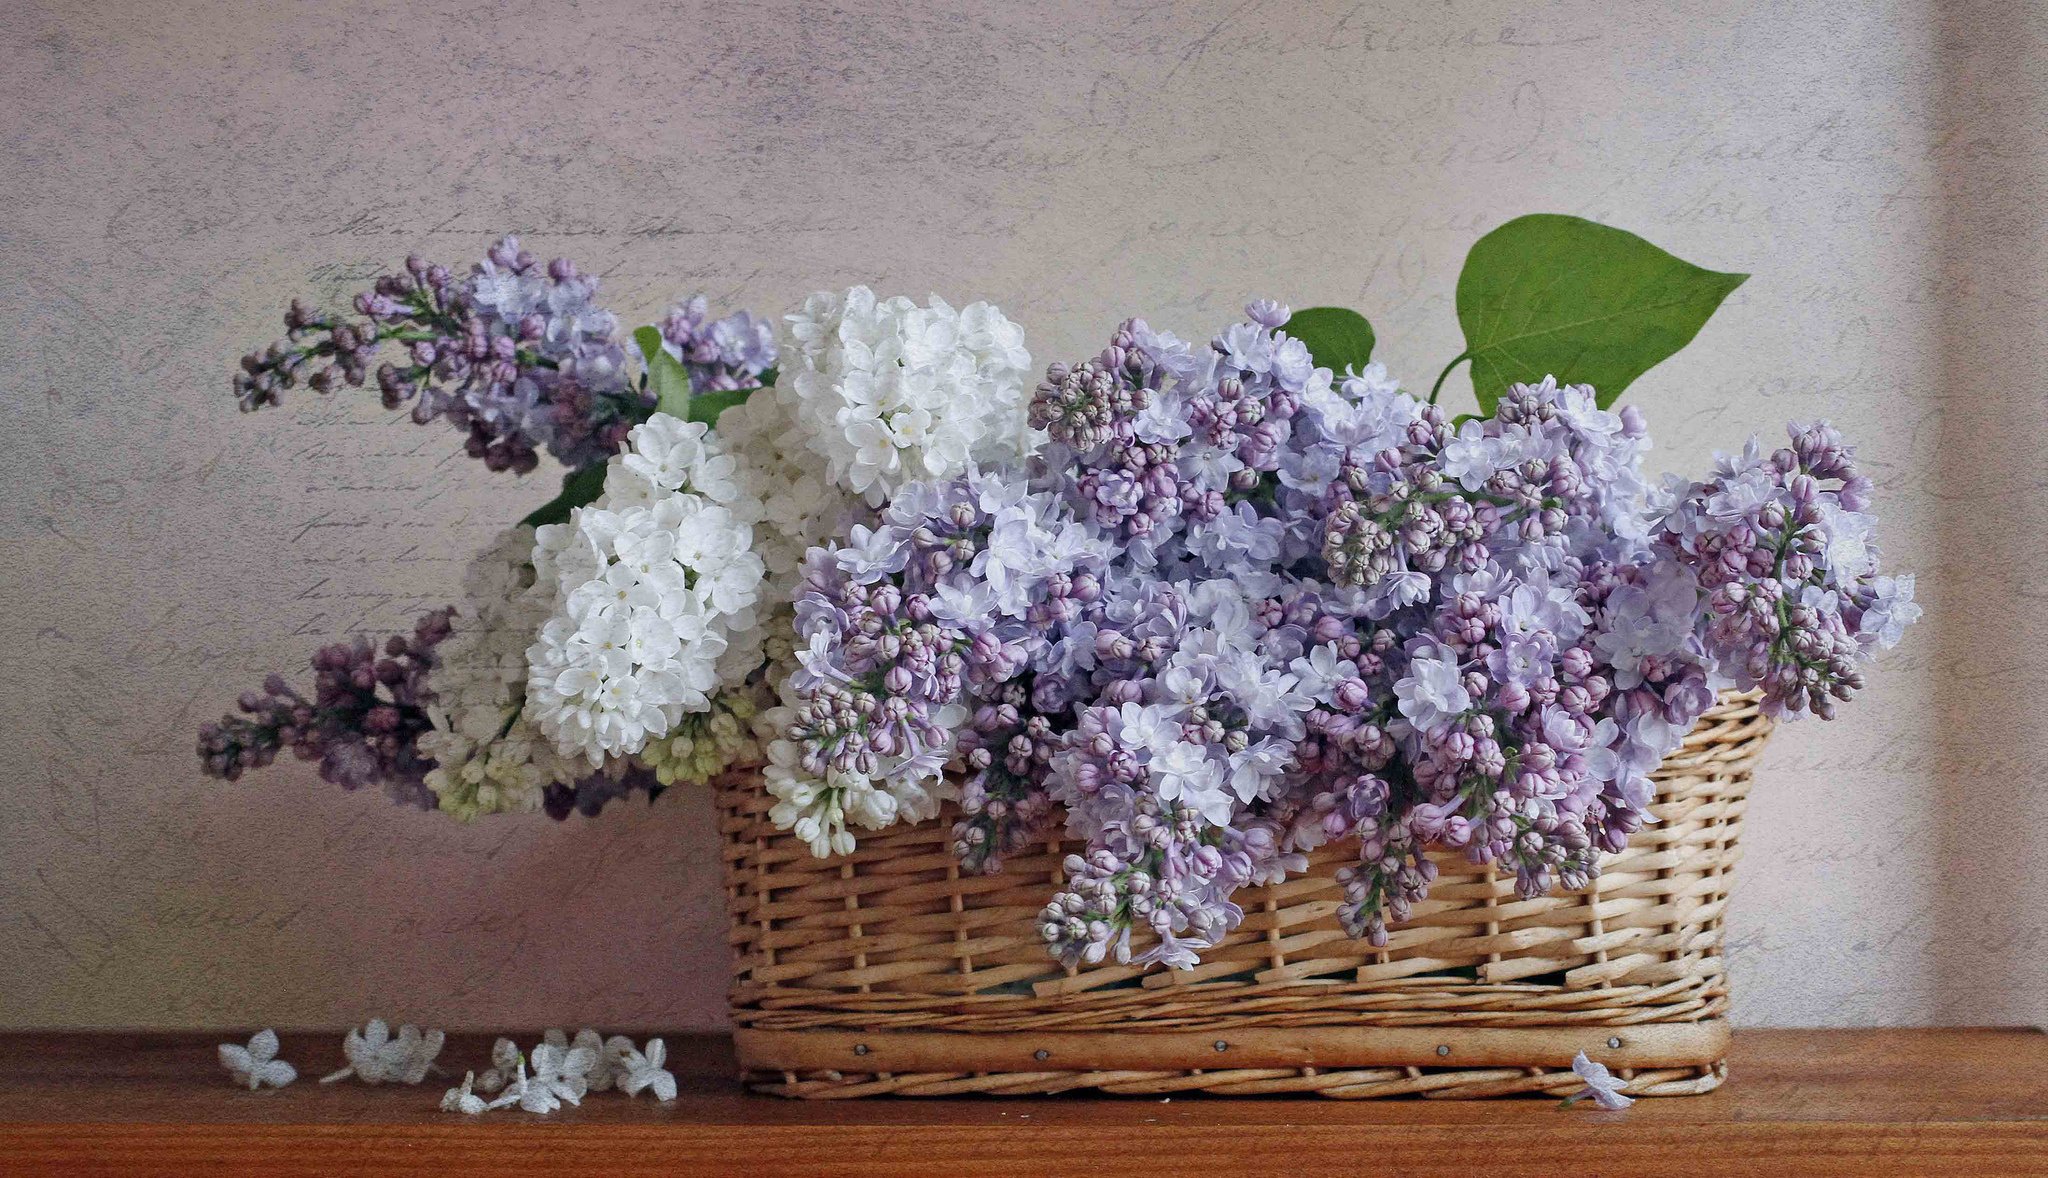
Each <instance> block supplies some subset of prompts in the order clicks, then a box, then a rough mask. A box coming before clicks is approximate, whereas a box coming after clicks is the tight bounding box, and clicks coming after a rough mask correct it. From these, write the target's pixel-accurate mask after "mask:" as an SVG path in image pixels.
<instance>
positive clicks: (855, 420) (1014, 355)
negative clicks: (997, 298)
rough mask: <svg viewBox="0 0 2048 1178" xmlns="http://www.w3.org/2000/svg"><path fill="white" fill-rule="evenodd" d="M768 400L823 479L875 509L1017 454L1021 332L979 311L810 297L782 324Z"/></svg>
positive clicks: (1021, 439) (938, 303)
mask: <svg viewBox="0 0 2048 1178" xmlns="http://www.w3.org/2000/svg"><path fill="white" fill-rule="evenodd" d="M782 359H783V367H782V369H781V375H780V377H779V378H778V380H777V382H776V396H777V398H778V399H779V400H781V401H782V402H783V403H784V404H785V405H787V406H788V407H789V408H790V410H791V416H792V418H793V420H794V422H795V423H796V426H797V428H798V430H799V432H800V433H801V436H802V438H803V440H804V442H805V443H806V444H807V445H808V446H809V448H810V449H811V451H812V452H813V453H814V454H816V455H817V456H818V457H819V458H821V459H823V460H824V461H825V463H826V469H827V472H828V475H829V477H830V478H831V480H832V481H833V482H834V483H836V484H838V485H840V486H843V487H845V488H846V489H847V490H849V491H852V492H854V493H855V494H858V495H862V496H864V497H866V499H867V500H868V502H870V503H873V504H876V505H879V504H881V503H882V502H883V501H884V500H886V499H887V498H888V495H889V493H890V492H891V491H893V490H895V489H896V488H897V487H899V486H901V485H903V484H904V483H908V482H914V481H917V480H920V479H946V478H951V477H953V476H955V475H958V474H961V473H963V472H965V471H967V470H968V469H970V468H972V467H974V466H976V465H986V464H990V463H997V462H1002V461H1005V460H1008V459H1013V458H1016V457H1019V456H1021V455H1022V454H1024V453H1025V452H1027V450H1028V448H1029V445H1030V443H1029V440H1028V437H1027V429H1026V424H1025V420H1024V407H1025V401H1026V395H1025V389H1024V385H1025V377H1026V374H1027V372H1028V371H1029V369H1030V366H1031V356H1030V353H1029V352H1027V351H1025V348H1024V332H1023V329H1021V328H1019V327H1018V326H1017V325H1016V324H1015V323H1012V322H1011V321H1010V320H1008V319H1006V318H1004V317H1003V314H1002V312H1001V311H999V310H997V309H996V308H995V307H993V306H991V305H989V304H987V303H970V304H969V305H967V306H966V307H963V308H960V309H959V310H955V309H954V308H953V307H952V306H951V305H949V304H947V303H946V302H945V301H944V300H942V299H940V298H938V297H937V296H933V298H932V299H931V301H930V303H929V304H928V305H926V306H922V307H920V306H918V305H917V304H916V303H913V302H911V301H910V300H909V299H907V298H902V297H897V298H889V299H877V298H876V297H875V295H874V292H873V291H870V290H869V289H868V288H867V287H864V286H856V287H854V288H853V289H851V290H849V291H846V292H845V293H843V294H835V293H831V292H822V291H821V292H819V293H817V294H814V295H812V296H811V297H810V298H809V299H807V300H805V302H804V305H803V306H802V307H800V308H798V309H797V310H796V311H794V312H792V313H791V314H790V315H789V316H788V320H787V325H786V330H785V341H784V344H783V347H782Z"/></svg>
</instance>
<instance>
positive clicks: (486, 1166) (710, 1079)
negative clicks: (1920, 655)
mask: <svg viewBox="0 0 2048 1178" xmlns="http://www.w3.org/2000/svg"><path fill="white" fill-rule="evenodd" d="M218 1038H220V1036H203V1035H192V1034H177V1035H162V1034H111V1035H107V1034H102V1035H63V1034H59V1035H51V1034H33V1035H10V1036H0V1173H5V1174H15V1173H20V1174H40V1173H46V1172H50V1171H52V1170H59V1171H62V1172H65V1173H184V1172H191V1171H195V1170H199V1169H205V1170H207V1171H208V1172H209V1173H212V1174H222V1175H235V1174H265V1175H291V1174H336V1173H386V1174H405V1173H426V1172H433V1173H437V1174H445V1173H481V1172H486V1171H492V1172H499V1173H503V1172H506V1171H508V1170H516V1171H518V1172H522V1173H524V1172H532V1171H536V1170H537V1171H541V1172H553V1171H562V1170H569V1171H578V1170H582V1171H588V1170H603V1171H605V1172H607V1173H617V1174H640V1173H646V1174H652V1173H657V1172H658V1173H662V1174H668V1175H675V1174H748V1175H761V1176H774V1175H818V1174H828V1173H829V1174H849V1175H904V1174H948V1175H954V1174H972V1175H975V1176H976V1178H991V1176H1003V1175H1025V1174H1052V1173H1059V1174H1066V1173H1079V1172H1086V1173H1088V1174H1089V1175H1091V1176H1096V1175H1103V1176H1107V1175H1117V1174H1151V1175H1158V1174H1161V1173H1164V1172H1167V1170H1168V1168H1169V1167H1173V1168H1178V1169H1185V1170H1187V1171H1188V1172H1191V1173H1195V1172H1198V1173H1201V1174H1203V1175H1211V1174H1237V1173H1270V1172H1275V1171H1279V1170H1284V1171H1285V1172H1286V1173H1288V1174H1289V1175H1298V1176H1302V1178H1311V1176H1316V1175H1325V1174H1328V1175H1340V1174H1341V1175H1346V1176H1350V1175H1357V1174H1361V1173H1399V1174H1413V1175H1428V1174H1485V1175H1488V1176H1489V1178H1517V1176H1523V1175H1527V1176H1532V1178H1533V1176H1537V1175H1543V1176H1550V1175H1557V1174H1567V1173H1568V1174H1571V1175H1573V1176H1574V1178H1597V1176H1602V1175H1615V1176H1622V1175H1629V1176H1636V1175H1640V1176H1645V1178H1657V1176H1659V1175H1684V1176H1685V1178H1703V1176H1704V1175H1709V1174H1712V1175H1761V1174H1788V1175H1817V1176H1825V1178H1840V1176H1842V1175H1846V1174H1861V1173H1875V1174H1885V1175H1913V1174H1933V1175H1948V1174H1989V1175H2027V1174H2048V1079H2044V1077H2048V1035H2043V1034H2040V1033H2038V1032H2034V1031H1992V1030H1981V1031H1970V1030H1964V1031H1956V1030H1892V1031H1763V1030H1758V1031H1743V1032H1740V1033H1738V1034H1737V1035H1736V1036H1735V1042H1734V1047H1733V1053H1732V1056H1731V1064H1730V1074H1731V1080H1730V1082H1729V1084H1728V1085H1727V1086H1726V1087H1724V1088H1722V1089H1721V1090H1720V1091H1718V1092H1715V1093H1712V1094H1710V1095H1706V1096H1698V1097H1689V1098H1685V1099H1673V1100H1645V1101H1641V1102H1639V1103H1637V1104H1636V1106H1635V1107H1634V1108H1631V1109H1629V1110H1628V1111H1626V1112H1622V1113H1606V1112H1599V1111H1596V1110H1592V1109H1588V1108H1584V1107H1575V1108H1571V1109H1560V1108H1559V1107H1558V1106H1557V1104H1556V1102H1555V1101H1550V1100H1505V1101H1491V1102H1442V1101H1420V1100H1416V1101H1406V1100H1404V1101H1375V1102H1364V1103H1358V1104H1345V1103H1335V1102H1329V1101H1312V1100H1301V1099H1242V1100H1225V1099H1214V1098H1202V1097H1181V1098H1176V1099H1173V1100H1150V1099H1116V1098H1093V1099H1061V1098H1045V1099H1011V1100H997V1099H978V1100H918V1101H908V1100H879V1101H863V1102H859V1103H854V1104H819V1103H809V1102H797V1101H782V1100H776V1099H773V1098H768V1097H759V1096H749V1095H746V1094H743V1093H742V1092H740V1091H739V1089H738V1087H737V1085H736V1084H735V1083H734V1082H733V1079H732V1075H733V1072H734V1070H735V1065H734V1062H733V1056H732V1052H731V1047H730V1044H728V1043H727V1042H726V1041H725V1040H724V1039H722V1038H715V1037H694V1036H693V1037H685V1038H682V1039H677V1040H674V1041H672V1051H671V1063H672V1066H673V1067H674V1068H675V1069H676V1072H677V1079H678V1081H679V1083H680V1086H681V1089H682V1092H681V1095H680V1097H679V1098H678V1099H677V1100H676V1102H675V1103H674V1104H672V1105H665V1106H664V1105H656V1104H653V1103H651V1102H648V1101H644V1100H643V1101H629V1100H626V1099H624V1098H622V1097H619V1096H616V1095H614V1094H609V1093H607V1094H602V1095H597V1096H593V1097H591V1098H590V1099H588V1100H587V1101H586V1102H585V1103H584V1105H583V1106H582V1107H581V1108H576V1109H565V1110H563V1112H561V1113H560V1114H557V1115H555V1116H553V1117H549V1118H546V1119H541V1118H535V1117H530V1116H527V1115H525V1114H520V1113H497V1114H492V1115H491V1116H489V1117H486V1118H483V1119H479V1120H470V1119H466V1118H462V1117H458V1116H454V1115H450V1114H444V1113H441V1112H439V1111H438V1110H437V1107H436V1106H437V1103H438V1100H439V1096H440V1086H439V1085H438V1084H433V1085H428V1086H422V1087H421V1088H388V1087H387V1088H369V1087H365V1086H362V1085H359V1084H338V1085H329V1086H322V1085H319V1084H315V1083H312V1082H310V1080H302V1081H301V1082H299V1083H297V1084H294V1085H292V1086H291V1087H289V1088H286V1089H283V1090H281V1091H276V1092H262V1093H250V1092H245V1091H241V1090H238V1089H235V1088H232V1087H230V1086H228V1084H227V1083H226V1081H225V1078H224V1076H223V1075H222V1073H221V1072H220V1071H219V1069H218V1067H217V1065H216V1064H215V1061H214V1058H213V1043H214V1042H215V1040H216V1039H218ZM283 1039H284V1049H283V1052H282V1054H283V1056H284V1057H285V1058H287V1059H291V1060H293V1061H294V1062H296V1063H298V1064H299V1065H300V1066H301V1068H302V1069H303V1070H305V1071H307V1072H309V1073H312V1072H317V1071H318V1070H320V1069H321V1068H323V1067H325V1066H327V1064H328V1061H329V1060H330V1059H331V1058H332V1057H334V1056H335V1055H336V1047H335V1036H332V1035H327V1034H321V1035H291V1034H287V1035H285V1036H283ZM488 1043H489V1039H488V1037H484V1036H474V1035H463V1036H456V1037H454V1038H453V1039H451V1040H450V1043H449V1046H448V1048H447V1050H446V1051H445V1052H444V1059H445V1060H446V1061H447V1062H448V1063H450V1064H452V1065H455V1066H457V1067H458V1068H459V1067H468V1066H474V1065H475V1064H477V1063H478V1062H480V1061H482V1060H483V1059H484V1058H485V1056H486V1055H487V1049H488Z"/></svg>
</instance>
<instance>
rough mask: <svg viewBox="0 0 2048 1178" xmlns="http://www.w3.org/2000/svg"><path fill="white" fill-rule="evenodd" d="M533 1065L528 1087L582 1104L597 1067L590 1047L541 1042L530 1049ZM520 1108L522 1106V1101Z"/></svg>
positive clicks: (595, 1053) (594, 1055)
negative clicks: (561, 1045) (592, 1074)
mask: <svg viewBox="0 0 2048 1178" xmlns="http://www.w3.org/2000/svg"><path fill="white" fill-rule="evenodd" d="M532 1064H533V1074H532V1075H531V1076H529V1077H527V1080H526V1086H527V1087H528V1088H529V1089H540V1090H542V1091H545V1092H547V1093H549V1094H551V1095H552V1096H554V1097H555V1098H556V1099H559V1100H563V1101H566V1102H568V1103H570V1104H581V1103H582V1102H583V1096H584V1094H585V1093H586V1092H588V1091H589V1090H590V1073H591V1070H592V1069H594V1068H595V1067H596V1066H597V1052H596V1051H594V1050H592V1049H591V1048H589V1047H560V1046H557V1045H556V1044H554V1043H542V1044H541V1045H540V1046H538V1047H535V1048H534V1049H533V1058H532ZM521 1107H525V1106H524V1103H523V1102H522V1105H521ZM528 1111H535V1110H528ZM550 1111H552V1110H550Z"/></svg>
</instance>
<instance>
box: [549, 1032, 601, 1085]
mask: <svg viewBox="0 0 2048 1178" xmlns="http://www.w3.org/2000/svg"><path fill="white" fill-rule="evenodd" d="M541 1042H542V1043H543V1044H544V1045H546V1046H547V1047H549V1048H551V1049H552V1050H553V1051H554V1052H555V1053H557V1054H559V1056H560V1057H561V1058H562V1059H563V1060H564V1061H565V1062H564V1065H563V1070H564V1072H565V1073H573V1074H575V1075H579V1076H581V1077H582V1078H583V1080H584V1081H585V1083H586V1084H588V1085H589V1089H590V1091H592V1092H605V1091H608V1090H609V1089H610V1088H611V1086H612V1069H611V1068H609V1067H607V1066H605V1062H604V1061H605V1046H604V1036H603V1035H600V1034H598V1033H597V1032H596V1031H593V1030H591V1029H590V1028H589V1027H585V1028H583V1029H582V1030H580V1031H578V1032H576V1037H575V1038H574V1039H573V1040H572V1039H570V1038H569V1037H568V1036H567V1035H566V1034H564V1033H563V1031H562V1029H561V1028H560V1027H549V1028H548V1029H547V1030H546V1031H544V1032H542V1034H541ZM536 1066H537V1065H536Z"/></svg>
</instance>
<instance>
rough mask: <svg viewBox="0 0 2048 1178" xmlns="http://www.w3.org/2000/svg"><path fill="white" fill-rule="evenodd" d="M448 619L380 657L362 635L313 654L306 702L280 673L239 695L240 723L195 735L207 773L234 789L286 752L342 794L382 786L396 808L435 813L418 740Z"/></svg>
mask: <svg viewBox="0 0 2048 1178" xmlns="http://www.w3.org/2000/svg"><path fill="white" fill-rule="evenodd" d="M454 612H455V611H454V610H452V609H442V610H436V611H434V612H433V613H430V614H427V615H426V616H425V617H422V618H421V619H420V620H419V622H418V623H417V624H416V625H415V626H414V627H413V632H412V634H411V635H410V636H409V637H408V636H405V635H393V636H392V637H390V638H388V639H386V640H385V642H384V644H383V646H382V649H381V652H380V650H379V648H378V647H377V646H375V645H373V644H372V643H371V642H370V640H369V639H367V638H364V637H360V636H358V637H357V638H356V639H355V640H354V641H353V642H337V643H334V644H333V645H330V646H324V647H321V648H320V650H319V651H317V652H316V653H315V654H314V655H313V660H312V662H313V694H312V696H311V697H308V696H305V695H301V694H300V693H299V692H298V691H296V690H294V689H293V688H292V686H291V685H290V684H289V683H286V682H285V678H284V676H282V675H277V674H273V675H271V676H269V677H268V678H266V679H265V680H264V681H263V690H261V691H250V692H245V693H243V695H242V698H241V700H240V701H239V706H240V709H241V714H240V715H232V714H230V715H227V716H223V717H221V719H220V720H219V722H217V723H213V724H208V725H206V726H205V727H204V728H202V729H200V732H199V757H200V761H201V764H202V765H203V766H204V767H205V770H206V773H207V775H208V776H211V777H219V778H221V779H223V780H226V781H234V780H237V779H238V778H240V777H241V776H242V774H243V773H244V772H246V771H248V770H250V769H258V768H262V767H263V766H265V765H268V764H270V763H271V762H272V761H274V760H276V759H277V754H278V753H279V752H280V751H281V750H284V749H289V750H291V752H292V754H293V755H294V756H296V757H298V758H299V759H300V760H301V761H314V762H318V763H319V765H320V776H321V777H322V778H323V779H325V780H327V781H330V782H333V783H334V784H336V785H339V786H342V787H343V788H346V789H360V788H362V787H363V786H366V785H382V786H383V787H384V788H385V790H386V792H388V793H389V794H390V795H391V797H392V799H393V800H395V801H398V802H401V803H404V804H409V805H415V806H418V807H419V808H421V809H423V810H431V809H433V808H434V806H435V799H434V794H433V792H432V791H430V790H428V789H427V788H426V785H425V779H426V775H427V771H428V770H429V769H431V768H433V765H434V763H433V761H432V760H429V759H426V758H423V757H422V756H421V755H420V753H419V738H420V735H421V734H422V733H425V732H427V731H428V730H430V729H431V728H432V727H433V723H432V721H431V720H430V719H429V718H428V716H427V706H428V705H429V704H431V703H433V702H434V698H435V697H434V692H433V690H432V689H431V688H430V687H429V686H428V685H427V680H428V676H429V673H430V672H431V671H432V670H433V669H434V668H435V667H436V666H437V665H439V659H438V658H437V657H436V655H435V648H436V647H438V646H439V645H440V644H441V643H442V642H443V641H445V640H446V639H447V638H448V636H449V634H450V633H451V632H452V629H451V625H450V622H451V619H452V618H453V616H454Z"/></svg>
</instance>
